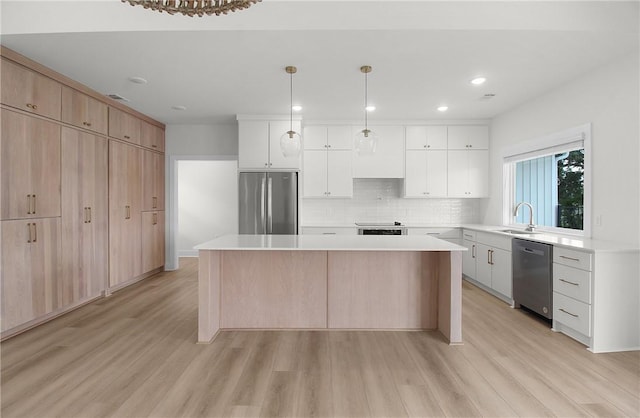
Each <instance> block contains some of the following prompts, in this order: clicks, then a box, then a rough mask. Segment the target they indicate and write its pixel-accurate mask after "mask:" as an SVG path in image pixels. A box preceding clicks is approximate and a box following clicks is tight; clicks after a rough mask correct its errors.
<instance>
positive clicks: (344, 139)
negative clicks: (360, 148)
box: [304, 125, 354, 150]
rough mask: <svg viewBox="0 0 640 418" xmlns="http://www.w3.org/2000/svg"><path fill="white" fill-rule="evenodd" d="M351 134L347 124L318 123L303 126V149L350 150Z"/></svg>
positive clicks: (351, 144) (351, 143)
mask: <svg viewBox="0 0 640 418" xmlns="http://www.w3.org/2000/svg"><path fill="white" fill-rule="evenodd" d="M353 138H354V136H353V134H352V132H351V126H349V125H320V126H306V127H305V128H304V149H305V150H324V149H331V150H350V149H352V148H353Z"/></svg>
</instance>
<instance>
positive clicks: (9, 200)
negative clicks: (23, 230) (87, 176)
mask: <svg viewBox="0 0 640 418" xmlns="http://www.w3.org/2000/svg"><path fill="white" fill-rule="evenodd" d="M1 135H2V146H1V147H0V163H1V164H2V173H3V175H2V180H1V188H2V202H1V205H0V207H1V208H2V219H24V218H36V217H37V218H42V217H56V216H60V126H58V125H56V124H54V123H51V122H47V121H45V120H42V119H37V118H33V117H30V116H27V115H22V114H19V113H16V112H11V111H7V110H2V133H1Z"/></svg>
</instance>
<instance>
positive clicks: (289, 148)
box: [280, 65, 302, 158]
mask: <svg viewBox="0 0 640 418" xmlns="http://www.w3.org/2000/svg"><path fill="white" fill-rule="evenodd" d="M284 70H285V71H286V72H287V74H289V93H290V99H291V103H289V112H290V113H289V115H290V117H289V130H288V131H287V132H285V133H284V134H282V136H281V137H280V149H281V150H282V154H283V155H284V156H285V157H291V158H297V157H299V156H300V151H301V149H302V137H301V136H300V134H299V133H298V132H296V131H294V130H293V75H294V74H295V73H296V72H297V71H298V69H297V68H296V67H294V66H292V65H290V66H288V67H285V69H284Z"/></svg>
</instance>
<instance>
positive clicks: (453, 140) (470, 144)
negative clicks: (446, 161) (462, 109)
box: [447, 125, 489, 150]
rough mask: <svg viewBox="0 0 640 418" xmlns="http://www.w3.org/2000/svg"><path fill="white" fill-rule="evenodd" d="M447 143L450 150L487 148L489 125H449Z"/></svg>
mask: <svg viewBox="0 0 640 418" xmlns="http://www.w3.org/2000/svg"><path fill="white" fill-rule="evenodd" d="M447 144H448V146H447V147H448V149H450V150H466V149H484V150H486V149H489V127H488V126H465V125H460V126H449V127H448V130H447Z"/></svg>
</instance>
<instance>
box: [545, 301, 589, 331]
mask: <svg viewBox="0 0 640 418" xmlns="http://www.w3.org/2000/svg"><path fill="white" fill-rule="evenodd" d="M553 319H554V320H556V321H558V322H561V323H563V324H564V325H566V326H568V327H570V328H573V329H575V330H576V331H578V332H579V333H581V334H584V335H586V336H588V337H590V336H591V305H588V304H586V303H583V302H579V301H577V300H575V299H572V298H570V297H567V296H565V295H563V294H561V293H558V292H553Z"/></svg>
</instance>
